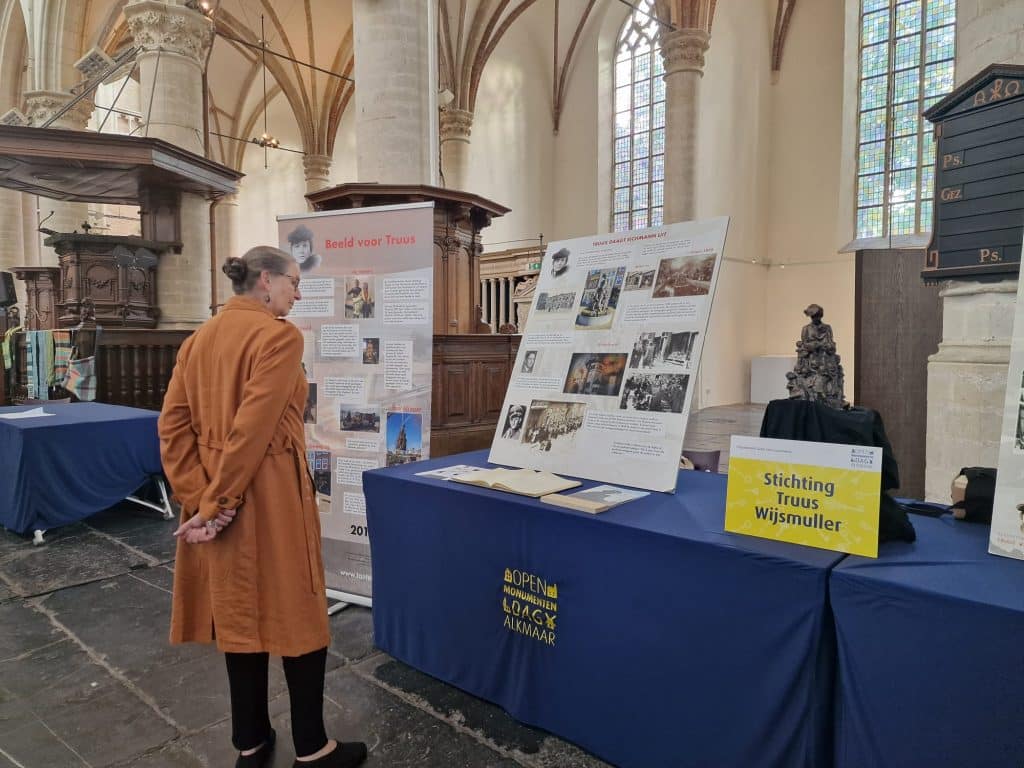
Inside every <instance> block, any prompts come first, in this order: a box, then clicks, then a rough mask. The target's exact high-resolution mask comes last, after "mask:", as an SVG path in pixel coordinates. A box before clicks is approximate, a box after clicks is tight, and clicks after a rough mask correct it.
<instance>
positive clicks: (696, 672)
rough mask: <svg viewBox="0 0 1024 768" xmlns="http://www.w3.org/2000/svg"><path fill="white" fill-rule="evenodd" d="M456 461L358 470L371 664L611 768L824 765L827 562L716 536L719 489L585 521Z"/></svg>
mask: <svg viewBox="0 0 1024 768" xmlns="http://www.w3.org/2000/svg"><path fill="white" fill-rule="evenodd" d="M453 464H470V465H476V466H488V465H487V463H486V452H485V451H478V452H474V453H468V454H462V455H458V456H447V457H445V458H443V459H437V460H433V461H429V462H420V463H417V464H413V465H406V466H400V467H392V468H390V469H384V470H375V471H369V472H366V473H364V475H363V489H364V493H365V496H366V507H367V519H368V523H369V528H370V532H371V535H370V541H371V547H372V558H373V603H374V610H373V621H374V635H375V641H376V644H377V645H378V646H379V647H380V648H381V649H383V650H384V651H386V652H387V653H389V654H391V655H393V656H395V657H396V658H398V659H401V660H402V661H404V662H406V663H408V664H410V665H411V666H414V667H416V668H417V669H420V670H423V671H424V672H426V673H428V674H430V675H433V676H434V677H437V678H439V679H441V680H443V681H445V682H448V683H450V684H452V685H455V686H457V687H459V688H461V689H463V690H465V691H468V692H470V693H472V694H475V695H477V696H480V697H482V698H484V699H487V700H489V701H492V702H495V703H496V704H498V705H500V706H501V707H503V708H504V709H505V710H507V711H508V712H509V713H510V714H511V715H512V716H513V717H515V718H517V719H518V720H521V721H523V722H525V723H528V724H532V725H535V726H539V727H541V728H544V729H546V730H548V731H550V732H552V733H555V734H557V735H559V736H561V737H562V738H565V739H568V740H570V741H573V742H575V743H577V744H579V745H580V746H582V747H584V748H585V749H587V750H589V751H591V752H593V753H594V754H596V755H598V756H600V757H602V758H603V759H605V760H608V761H610V762H612V763H615V764H617V765H620V766H624V767H626V768H630V767H632V766H635V767H636V768H658V767H659V766H665V767H666V768H667V767H668V766H671V767H672V768H686V767H687V766H693V767H694V768H696V767H697V766H701V767H706V766H716V768H725V767H727V766H759V767H760V766H765V767H770V766H780V767H781V766H785V767H786V768H801V767H802V766H806V767H807V768H818V767H819V766H823V765H827V764H828V763H829V761H830V759H831V749H832V745H831V733H832V707H831V701H832V694H833V692H834V689H833V679H834V666H833V665H834V658H835V649H834V638H833V636H832V630H831V618H830V616H829V612H828V608H827V580H828V574H829V571H830V569H831V568H832V567H833V566H835V564H836V563H837V562H838V561H839V560H840V558H841V555H839V554H836V553H832V552H825V551H819V550H814V549H809V548H803V547H796V546H791V545H787V544H784V543H779V542H771V541H767V540H761V539H753V538H748V537H743V536H738V535H734V534H730V533H725V532H724V531H723V517H724V510H725V477H723V476H719V475H714V474H707V473H702V472H681V473H680V475H679V481H678V486H677V491H676V493H675V494H660V493H652V494H650V495H649V496H647V497H645V498H643V499H640V500H638V501H634V502H631V503H628V504H625V505H622V506H620V507H617V508H615V509H612V510H609V511H607V512H605V513H603V514H601V515H597V516H593V515H589V514H586V513H582V512H576V511H573V510H568V509H562V508H560V507H554V506H551V505H547V504H543V503H541V502H539V501H535V500H533V499H528V498H525V497H522V496H515V495H512V494H508V493H501V492H497V491H491V490H486V489H481V488H476V487H473V486H466V485H461V484H457V483H453V482H445V481H441V480H434V479H428V478H423V477H417V476H416V474H415V473H417V472H422V471H424V470H426V469H431V468H437V467H444V466H450V465H453ZM592 485H594V484H593V483H589V482H585V483H584V485H583V486H582V487H584V488H586V487H590V486H592Z"/></svg>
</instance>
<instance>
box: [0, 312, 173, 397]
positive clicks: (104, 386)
mask: <svg viewBox="0 0 1024 768" xmlns="http://www.w3.org/2000/svg"><path fill="white" fill-rule="evenodd" d="M191 333H192V331H174V330H136V329H132V328H103V330H102V333H101V334H100V341H99V349H98V350H97V353H96V362H97V365H96V377H97V388H96V400H97V401H98V402H101V403H113V404H115V405H128V406H131V407H133V408H147V409H149V410H153V411H158V410H160V407H161V405H163V401H164V395H165V394H166V393H167V383H168V382H169V381H170V380H171V371H172V369H173V368H174V360H175V357H176V356H177V354H178V348H179V347H180V346H181V344H182V342H183V341H185V339H186V338H188V336H189V335H190V334H191ZM15 350H16V358H15V370H16V371H17V372H18V373H17V380H16V382H15V385H14V388H13V391H12V392H10V393H9V400H10V402H12V403H14V404H17V403H20V402H22V401H23V400H24V399H25V397H26V396H27V387H26V382H27V374H26V365H25V364H26V359H27V357H26V340H25V336H24V334H19V335H18V340H17V344H16V347H15ZM67 396H68V393H67V392H66V391H65V390H64V389H63V388H62V387H51V388H50V397H51V398H61V397H67Z"/></svg>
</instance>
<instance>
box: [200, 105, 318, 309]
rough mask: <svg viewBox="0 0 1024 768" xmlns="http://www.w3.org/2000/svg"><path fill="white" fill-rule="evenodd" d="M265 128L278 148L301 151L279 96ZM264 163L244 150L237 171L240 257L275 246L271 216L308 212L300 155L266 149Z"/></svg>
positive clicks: (252, 150)
mask: <svg viewBox="0 0 1024 768" xmlns="http://www.w3.org/2000/svg"><path fill="white" fill-rule="evenodd" d="M267 125H268V128H269V131H270V133H271V134H272V135H274V136H276V137H277V138H278V139H280V140H281V144H282V146H285V147H289V148H292V149H301V148H302V140H301V138H300V137H299V130H298V125H297V124H296V122H295V117H294V116H293V114H292V111H291V107H290V106H289V104H288V102H287V100H286V99H285V98H284V97H283V96H280V95H279V96H277V97H276V98H275V99H273V100H272V101H271V102H270V109H269V111H268V115H267ZM259 132H262V125H260V126H259ZM267 164H268V168H264V167H263V149H261V148H260V147H258V146H255V145H253V146H249V147H247V148H246V151H245V158H244V160H243V162H242V168H241V171H242V172H243V173H244V174H245V177H244V178H243V179H242V182H241V184H240V185H239V190H238V216H239V229H238V232H239V238H238V254H236V255H241V254H242V253H244V252H245V251H246V250H248V249H249V248H252V247H253V246H255V245H276V244H277V221H276V220H275V217H277V216H281V215H287V214H291V213H303V212H304V211H308V210H309V205H308V204H307V203H306V198H305V194H306V181H305V175H304V172H303V170H302V155H299V154H295V153H294V152H285V151H283V150H269V151H268V152H267ZM332 178H333V170H332ZM227 257H228V254H226V253H218V254H217V259H218V261H219V262H221V263H223V261H224V259H226V258H227ZM221 299H222V300H223V297H221Z"/></svg>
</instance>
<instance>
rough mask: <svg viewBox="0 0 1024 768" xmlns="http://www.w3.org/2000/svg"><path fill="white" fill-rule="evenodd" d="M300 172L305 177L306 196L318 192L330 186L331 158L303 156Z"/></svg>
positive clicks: (327, 156)
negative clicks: (301, 171)
mask: <svg viewBox="0 0 1024 768" xmlns="http://www.w3.org/2000/svg"><path fill="white" fill-rule="evenodd" d="M302 170H303V172H304V173H305V176H306V194H307V195H308V194H309V193H310V192H319V191H320V190H321V189H327V187H329V186H331V158H330V156H329V155H303V156H302Z"/></svg>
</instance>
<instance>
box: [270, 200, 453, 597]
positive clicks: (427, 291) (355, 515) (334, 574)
mask: <svg viewBox="0 0 1024 768" xmlns="http://www.w3.org/2000/svg"><path fill="white" fill-rule="evenodd" d="M277 221H278V236H279V239H280V243H281V248H283V249H284V250H286V251H290V252H291V254H292V255H293V256H294V257H295V259H296V261H298V262H299V268H300V273H301V275H302V282H301V284H300V290H301V292H302V300H301V301H298V302H296V304H295V307H294V309H293V310H292V313H291V315H290V316H289V319H290V320H291V321H292V322H293V323H295V325H297V326H298V328H299V330H301V331H302V335H303V337H304V338H305V341H306V348H305V353H304V354H303V359H302V365H303V368H304V369H305V373H306V378H307V379H308V380H309V397H308V399H307V401H306V409H305V416H304V419H305V421H306V442H307V445H306V447H307V457H308V460H309V467H310V472H311V474H312V476H313V482H314V485H315V486H316V490H317V502H318V504H319V506H320V524H321V529H322V532H323V553H324V567H325V569H326V581H327V587H328V594H329V595H331V596H332V597H338V598H339V599H343V600H344V599H349V600H351V599H352V598H354V597H361V598H364V600H360V602H366V600H365V598H369V597H370V595H371V594H372V583H371V570H370V545H369V529H368V527H367V524H366V505H365V502H364V500H363V480H362V474H363V472H364V471H365V470H367V469H374V468H376V467H383V466H393V465H395V464H406V463H408V462H411V461H418V460H419V459H425V458H427V457H428V456H429V455H430V385H431V355H432V351H433V327H434V325H433V323H434V321H433V300H434V269H433V264H434V256H433V227H434V214H433V204H432V203H422V204H414V205H398V206H381V207H376V208H359V209H355V210H346V211H329V212H325V213H312V214H310V213H306V214H297V215H294V216H279V217H278V219H277Z"/></svg>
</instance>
